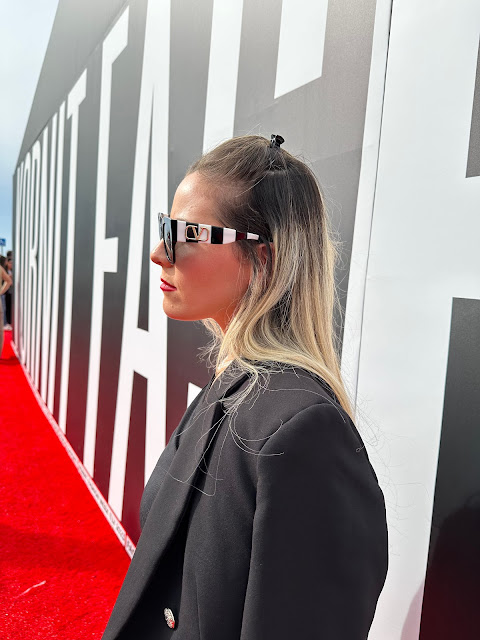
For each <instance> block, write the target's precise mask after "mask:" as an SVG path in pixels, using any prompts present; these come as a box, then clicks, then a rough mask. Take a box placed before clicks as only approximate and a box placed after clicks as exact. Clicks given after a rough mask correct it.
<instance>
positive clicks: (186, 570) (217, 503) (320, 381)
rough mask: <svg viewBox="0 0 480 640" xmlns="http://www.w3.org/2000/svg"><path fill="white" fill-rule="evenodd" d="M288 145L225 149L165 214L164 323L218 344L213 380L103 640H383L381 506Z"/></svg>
mask: <svg viewBox="0 0 480 640" xmlns="http://www.w3.org/2000/svg"><path fill="white" fill-rule="evenodd" d="M282 143H283V138H281V136H278V135H272V138H271V140H270V142H269V141H268V140H267V139H265V138H263V137H261V136H243V137H238V138H233V139H232V140H228V141H226V142H224V143H223V144H221V145H219V146H218V147H216V148H215V149H213V150H212V151H210V152H208V153H207V154H205V155H204V156H203V157H202V158H200V160H198V161H197V162H195V163H194V164H193V165H192V166H191V167H190V169H189V170H188V172H187V175H186V176H185V178H184V180H183V181H182V182H181V183H180V185H179V187H178V189H177V191H176V193H175V198H174V200H173V205H172V209H171V212H170V216H169V217H167V216H165V215H159V221H160V238H161V240H160V243H159V244H158V246H157V247H156V248H155V249H154V250H153V251H152V254H151V259H152V260H153V261H154V262H155V263H157V264H158V265H159V266H161V268H162V272H161V281H162V284H161V288H162V290H163V292H164V299H163V308H164V311H165V313H166V314H167V315H168V316H169V317H170V318H175V319H177V320H190V321H193V320H201V321H202V322H203V323H204V325H205V326H206V327H207V328H208V329H209V330H210V331H211V333H212V336H213V342H212V344H211V345H210V347H209V349H208V350H207V355H208V356H209V358H210V361H212V359H214V362H215V373H214V374H213V375H212V378H211V380H210V382H209V383H208V384H207V385H206V386H205V387H204V388H203V389H202V391H201V392H200V393H199V395H198V396H197V397H196V398H195V400H194V401H193V402H192V403H191V404H190V406H189V407H188V409H187V411H186V413H185V415H184V417H183V419H182V420H181V422H180V424H179V425H178V427H177V429H176V430H175V431H174V433H173V434H172V436H171V438H170V440H169V443H168V445H167V447H166V448H165V450H164V451H163V453H162V455H161V457H160V459H159V461H158V463H157V466H156V467H155V470H154V471H153V473H152V476H151V477H150V479H149V481H148V483H147V486H146V487H145V491H144V494H143V497H142V503H141V507H140V519H141V524H142V535H141V536H140V539H139V541H138V545H137V549H136V551H135V554H134V556H133V559H132V562H131V565H130V567H129V570H128V572H127V575H126V577H125V580H124V583H123V585H122V589H121V591H120V594H119V596H118V598H117V602H116V604H115V607H114V610H113V612H112V615H111V617H110V620H109V623H108V625H107V628H106V630H105V633H104V636H103V638H104V640H112V639H113V638H115V639H120V638H121V639H131V640H134V639H135V640H137V639H140V638H141V639H142V640H147V639H149V638H156V639H160V638H170V637H172V638H176V639H177V640H197V639H202V640H234V639H237V640H238V639H240V640H270V639H271V640H284V639H285V640H286V639H288V640H291V639H292V638H297V637H298V638H308V639H309V640H310V639H311V638H319V639H322V640H360V639H362V640H364V639H365V638H366V637H367V635H368V630H369V628H370V625H371V622H372V619H373V615H374V612H375V607H376V604H377V600H378V596H379V594H380V592H381V590H382V587H383V584H384V581H385V576H386V572H387V562H388V559H387V558H388V556H387V528H386V519H385V505H384V499H383V494H382V491H381V490H380V488H379V485H378V482H377V478H376V476H375V473H374V471H373V468H372V467H371V465H370V462H369V460H368V456H367V453H366V451H365V447H364V445H363V442H362V440H361V438H360V436H359V434H358V432H357V430H356V428H355V426H354V423H353V413H352V408H351V406H350V403H349V400H348V397H347V393H346V391H345V388H344V385H343V383H342V380H341V375H340V368H339V356H338V349H337V346H336V343H335V336H334V329H333V314H334V308H335V305H338V299H337V296H336V292H335V284H334V268H335V261H336V257H337V250H336V245H335V244H334V241H333V240H332V238H331V231H330V228H329V222H328V218H327V215H326V211H325V207H324V203H323V199H322V196H321V193H320V190H319V187H318V185H317V182H316V180H315V177H314V175H313V173H312V172H311V171H310V169H309V168H308V167H307V166H306V165H305V164H304V163H303V162H301V161H300V160H298V159H296V158H295V157H293V156H292V155H290V154H289V153H287V152H286V151H285V150H283V149H282V148H281V146H280V145H281V144H282Z"/></svg>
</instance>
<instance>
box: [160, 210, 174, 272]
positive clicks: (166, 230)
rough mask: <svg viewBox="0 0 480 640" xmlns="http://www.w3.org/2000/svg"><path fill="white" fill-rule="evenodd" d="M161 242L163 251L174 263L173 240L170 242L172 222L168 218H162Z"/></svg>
mask: <svg viewBox="0 0 480 640" xmlns="http://www.w3.org/2000/svg"><path fill="white" fill-rule="evenodd" d="M162 222H163V233H162V235H163V243H164V245H165V253H166V254H167V258H168V260H169V262H171V263H172V264H173V263H174V255H173V242H172V224H171V220H170V218H168V217H167V216H165V218H163V221H162Z"/></svg>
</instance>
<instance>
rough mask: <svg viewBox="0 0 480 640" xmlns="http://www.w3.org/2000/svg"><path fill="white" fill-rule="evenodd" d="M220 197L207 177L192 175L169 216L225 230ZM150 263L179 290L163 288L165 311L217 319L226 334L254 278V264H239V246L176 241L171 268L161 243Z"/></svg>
mask: <svg viewBox="0 0 480 640" xmlns="http://www.w3.org/2000/svg"><path fill="white" fill-rule="evenodd" d="M215 194H216V190H215V189H212V188H211V187H210V186H209V184H208V182H207V181H206V180H205V178H203V177H202V176H201V175H200V174H199V173H198V172H194V173H191V174H190V175H188V176H186V177H185V178H184V179H183V180H182V182H181V183H180V184H179V186H178V188H177V191H176V193H175V197H174V199H173V204H172V209H171V212H170V217H171V218H172V220H186V221H188V222H197V223H203V224H211V225H215V226H223V225H222V224H221V223H220V221H219V220H218V218H217V212H218V210H219V206H220V205H219V203H218V199H217V198H216V196H215ZM150 259H151V260H152V261H153V262H155V263H156V264H158V265H160V266H161V267H162V273H161V278H162V280H163V281H164V282H167V283H168V284H170V285H172V286H173V287H175V289H174V290H171V291H166V290H163V310H164V311H165V313H166V315H167V316H168V317H169V318H173V319H175V320H202V319H205V318H213V319H214V320H216V321H217V322H218V324H219V325H220V326H221V328H222V329H223V330H224V331H225V328H226V326H227V324H228V322H229V320H230V317H231V314H232V313H233V311H234V309H235V307H236V305H237V303H238V301H239V300H241V298H242V297H243V295H244V294H245V292H246V290H247V287H248V283H249V281H250V275H251V265H250V263H248V262H245V261H244V262H241V261H240V258H238V257H237V253H236V252H235V251H234V243H230V244H218V245H216V244H207V243H202V242H198V243H197V242H177V243H176V245H175V264H171V263H170V262H169V261H168V259H167V256H166V254H165V247H164V244H163V240H162V241H161V242H160V243H159V244H158V245H157V246H156V247H155V248H154V249H153V251H152V252H151V254H150Z"/></svg>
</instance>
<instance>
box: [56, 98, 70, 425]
mask: <svg viewBox="0 0 480 640" xmlns="http://www.w3.org/2000/svg"><path fill="white" fill-rule="evenodd" d="M57 108H58V105H57ZM65 112H66V109H65ZM70 138H71V120H70V119H68V118H67V117H66V115H65V138H64V146H63V172H62V174H63V180H62V184H63V188H62V211H61V217H62V223H61V224H62V226H61V232H60V287H59V293H58V332H57V355H56V365H55V371H56V376H55V397H54V405H53V415H54V417H55V420H56V421H57V422H58V414H59V404H60V372H61V370H62V347H63V317H64V310H65V269H66V259H67V221H68V184H69V181H70Z"/></svg>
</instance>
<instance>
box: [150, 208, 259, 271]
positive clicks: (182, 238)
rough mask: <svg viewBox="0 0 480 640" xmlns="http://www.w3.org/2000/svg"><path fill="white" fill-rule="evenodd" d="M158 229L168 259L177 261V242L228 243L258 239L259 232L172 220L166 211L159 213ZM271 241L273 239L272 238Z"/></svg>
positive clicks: (172, 261)
mask: <svg viewBox="0 0 480 640" xmlns="http://www.w3.org/2000/svg"><path fill="white" fill-rule="evenodd" d="M158 230H159V233H160V240H163V244H164V246H165V253H166V254H167V258H168V261H169V262H171V263H172V264H174V263H175V244H176V243H177V242H206V243H207V244H228V243H230V242H236V241H237V240H257V241H258V242H261V241H262V240H261V238H260V236H259V235H258V233H245V232H243V231H237V230H236V229H229V228H228V227H215V226H213V225H211V224H201V223H197V222H187V221H186V220H172V219H171V218H170V216H168V215H167V214H165V213H159V214H158ZM270 242H271V240H270Z"/></svg>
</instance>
